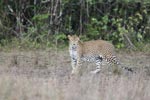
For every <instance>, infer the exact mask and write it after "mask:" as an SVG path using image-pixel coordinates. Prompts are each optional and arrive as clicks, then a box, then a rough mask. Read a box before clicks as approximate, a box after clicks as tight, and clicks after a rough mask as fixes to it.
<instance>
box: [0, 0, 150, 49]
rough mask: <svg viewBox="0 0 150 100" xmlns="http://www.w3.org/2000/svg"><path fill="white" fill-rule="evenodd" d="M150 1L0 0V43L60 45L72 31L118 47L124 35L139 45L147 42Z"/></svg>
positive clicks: (149, 26)
mask: <svg viewBox="0 0 150 100" xmlns="http://www.w3.org/2000/svg"><path fill="white" fill-rule="evenodd" d="M43 2H44V3H43ZM35 3H36V4H35ZM149 3H150V2H149V1H148V0H144V1H143V2H141V1H137V0H121V1H120V0H82V1H80V0H50V1H42V2H33V1H26V2H24V1H22V0H21V1H19V2H18V1H16V0H14V1H8V2H4V1H3V0H2V1H0V46H5V45H8V44H9V43H15V44H16V45H21V46H23V45H24V46H25V47H29V48H32V47H33V48H34V47H35V48H41V47H42V46H47V47H50V46H54V45H59V44H61V45H62V44H66V43H67V37H66V36H67V35H68V34H72V33H77V34H78V35H79V36H80V37H81V39H82V40H85V41H86V40H92V39H104V40H108V41H111V42H112V43H113V44H115V46H116V47H117V48H123V47H125V46H126V45H127V43H126V41H127V39H126V37H125V35H126V36H128V39H130V41H131V42H132V43H133V44H134V45H135V46H138V45H136V44H138V43H139V44H140V43H145V42H146V41H149V36H150V34H149V33H150V21H149V20H150V19H149V16H150V13H149ZM49 4H50V5H49ZM17 41H18V42H17ZM43 44H44V45H43ZM14 47H15V46H14Z"/></svg>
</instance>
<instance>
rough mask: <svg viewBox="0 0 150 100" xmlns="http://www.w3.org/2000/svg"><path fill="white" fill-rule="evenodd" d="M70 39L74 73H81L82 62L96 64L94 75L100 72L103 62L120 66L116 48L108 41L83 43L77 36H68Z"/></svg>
mask: <svg viewBox="0 0 150 100" xmlns="http://www.w3.org/2000/svg"><path fill="white" fill-rule="evenodd" d="M68 39H69V52H70V56H71V63H72V73H76V72H78V71H79V69H80V65H81V62H82V61H89V62H95V63H96V66H97V67H96V70H94V71H92V73H98V72H100V66H101V64H102V61H103V60H105V61H107V62H108V63H110V64H119V61H118V59H117V57H116V56H115V51H114V46H113V45H112V44H111V43H109V42H107V41H104V40H92V41H86V42H82V41H80V38H79V37H78V36H76V35H73V36H70V35H68Z"/></svg>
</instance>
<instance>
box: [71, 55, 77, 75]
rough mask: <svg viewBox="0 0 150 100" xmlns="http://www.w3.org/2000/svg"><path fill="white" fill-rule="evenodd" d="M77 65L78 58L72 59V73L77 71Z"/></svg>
mask: <svg viewBox="0 0 150 100" xmlns="http://www.w3.org/2000/svg"><path fill="white" fill-rule="evenodd" d="M76 65H77V59H75V58H72V59H71V66H72V72H71V74H74V73H75V69H76Z"/></svg>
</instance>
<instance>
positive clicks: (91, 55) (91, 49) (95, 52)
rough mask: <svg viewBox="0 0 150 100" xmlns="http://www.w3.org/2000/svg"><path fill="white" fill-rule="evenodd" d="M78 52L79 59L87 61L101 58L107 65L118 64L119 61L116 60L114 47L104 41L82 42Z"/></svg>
mask: <svg viewBox="0 0 150 100" xmlns="http://www.w3.org/2000/svg"><path fill="white" fill-rule="evenodd" d="M80 48H81V49H80V50H81V51H79V52H82V53H81V57H82V58H84V59H86V58H87V60H89V59H91V60H92V61H94V59H96V58H97V57H101V58H103V59H105V60H106V61H107V62H108V63H114V64H118V63H119V61H118V60H117V57H116V54H115V49H114V46H113V45H112V44H111V43H109V42H107V41H104V40H92V41H87V42H83V43H82V45H80Z"/></svg>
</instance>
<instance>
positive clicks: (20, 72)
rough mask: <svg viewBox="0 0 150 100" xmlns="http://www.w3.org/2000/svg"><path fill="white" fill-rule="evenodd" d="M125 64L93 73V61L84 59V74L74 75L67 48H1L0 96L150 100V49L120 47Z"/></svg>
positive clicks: (7, 99) (0, 99) (4, 99)
mask: <svg viewBox="0 0 150 100" xmlns="http://www.w3.org/2000/svg"><path fill="white" fill-rule="evenodd" d="M117 56H118V57H119V59H120V61H121V64H122V66H126V67H129V68H133V70H134V71H135V72H134V73H129V72H126V71H125V73H124V71H122V70H121V73H119V74H118V73H115V72H113V70H114V67H111V66H109V65H107V64H105V65H104V66H103V67H102V70H101V72H100V73H98V74H96V75H93V74H91V73H90V71H91V70H94V69H95V64H93V63H83V65H82V69H81V70H82V71H81V72H82V75H81V76H78V77H76V76H70V73H71V64H70V57H69V52H68V50H67V49H65V50H55V49H49V50H44V51H43V50H36V51H33V50H29V51H19V50H12V51H9V52H4V51H2V52H0V100H149V98H150V91H149V90H150V53H143V52H128V51H118V52H117Z"/></svg>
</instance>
